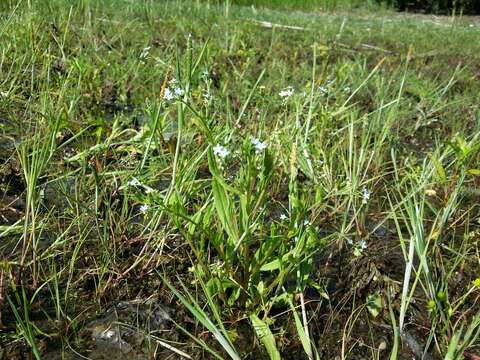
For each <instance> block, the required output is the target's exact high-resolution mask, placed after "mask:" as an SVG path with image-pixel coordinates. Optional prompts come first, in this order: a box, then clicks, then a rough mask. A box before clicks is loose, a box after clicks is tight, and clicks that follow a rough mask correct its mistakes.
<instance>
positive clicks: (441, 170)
mask: <svg viewBox="0 0 480 360" xmlns="http://www.w3.org/2000/svg"><path fill="white" fill-rule="evenodd" d="M432 162H433V165H434V166H435V170H436V172H437V175H438V178H439V179H440V183H442V184H445V182H446V181H447V175H446V174H445V169H444V167H443V165H442V163H441V162H440V161H439V160H438V159H437V158H436V157H432Z"/></svg>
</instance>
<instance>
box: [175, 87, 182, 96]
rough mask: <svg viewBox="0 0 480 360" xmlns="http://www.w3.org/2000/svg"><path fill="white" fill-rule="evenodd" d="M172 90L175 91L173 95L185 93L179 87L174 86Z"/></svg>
mask: <svg viewBox="0 0 480 360" xmlns="http://www.w3.org/2000/svg"><path fill="white" fill-rule="evenodd" d="M173 92H174V93H175V96H182V95H183V94H185V90H183V89H180V88H175V89H174V90H173Z"/></svg>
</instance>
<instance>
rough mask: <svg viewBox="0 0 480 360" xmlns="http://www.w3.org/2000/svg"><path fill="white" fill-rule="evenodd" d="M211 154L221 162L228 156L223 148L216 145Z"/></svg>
mask: <svg viewBox="0 0 480 360" xmlns="http://www.w3.org/2000/svg"><path fill="white" fill-rule="evenodd" d="M213 153H214V154H215V155H216V156H218V157H219V158H220V159H222V160H223V159H225V158H226V157H227V156H228V155H229V154H230V151H229V150H228V149H227V148H226V147H225V146H223V145H220V144H217V145H215V147H214V148H213Z"/></svg>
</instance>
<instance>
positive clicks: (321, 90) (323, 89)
mask: <svg viewBox="0 0 480 360" xmlns="http://www.w3.org/2000/svg"><path fill="white" fill-rule="evenodd" d="M318 91H319V92H320V93H322V94H325V95H326V94H328V90H327V88H326V87H325V86H320V87H319V88H318Z"/></svg>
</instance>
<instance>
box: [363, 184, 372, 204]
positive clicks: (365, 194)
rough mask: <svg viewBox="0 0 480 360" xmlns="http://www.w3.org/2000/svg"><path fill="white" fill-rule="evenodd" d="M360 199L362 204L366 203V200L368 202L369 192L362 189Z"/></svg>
mask: <svg viewBox="0 0 480 360" xmlns="http://www.w3.org/2000/svg"><path fill="white" fill-rule="evenodd" d="M362 197H363V202H364V203H366V202H367V201H368V200H370V191H368V189H367V188H366V187H364V188H363V189H362Z"/></svg>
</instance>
